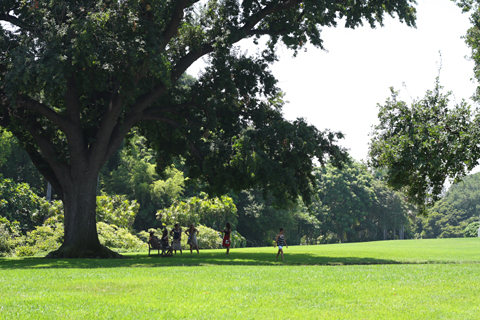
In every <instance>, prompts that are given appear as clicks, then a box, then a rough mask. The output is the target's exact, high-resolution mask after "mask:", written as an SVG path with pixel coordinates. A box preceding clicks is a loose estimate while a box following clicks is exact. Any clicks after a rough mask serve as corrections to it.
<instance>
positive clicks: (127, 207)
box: [97, 195, 140, 230]
mask: <svg viewBox="0 0 480 320" xmlns="http://www.w3.org/2000/svg"><path fill="white" fill-rule="evenodd" d="M139 208H140V205H139V204H138V203H137V201H135V200H133V201H129V200H127V197H126V196H125V195H119V196H118V195H114V196H100V197H97V221H99V222H105V223H107V224H111V225H116V226H118V227H120V228H124V229H128V230H131V228H132V225H133V222H134V220H135V216H136V215H137V212H138V209H139Z"/></svg>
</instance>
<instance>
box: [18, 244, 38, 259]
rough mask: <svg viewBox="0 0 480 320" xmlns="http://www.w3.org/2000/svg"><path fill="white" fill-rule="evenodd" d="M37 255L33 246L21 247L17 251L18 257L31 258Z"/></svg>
mask: <svg viewBox="0 0 480 320" xmlns="http://www.w3.org/2000/svg"><path fill="white" fill-rule="evenodd" d="M36 253H37V250H36V248H35V247H31V246H21V247H17V248H16V249H15V255H16V256H17V257H31V256H34V255H35V254H36Z"/></svg>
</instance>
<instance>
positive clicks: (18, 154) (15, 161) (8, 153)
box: [0, 128, 46, 197]
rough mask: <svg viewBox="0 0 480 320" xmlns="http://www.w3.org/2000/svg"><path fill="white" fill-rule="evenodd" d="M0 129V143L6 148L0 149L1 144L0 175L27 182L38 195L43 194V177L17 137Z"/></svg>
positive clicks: (44, 184) (17, 181)
mask: <svg viewBox="0 0 480 320" xmlns="http://www.w3.org/2000/svg"><path fill="white" fill-rule="evenodd" d="M1 131H2V129H1V128H0V145H1V144H4V147H6V148H7V149H6V150H5V149H4V150H3V151H2V146H0V175H2V176H3V178H4V179H10V180H13V181H14V182H16V183H23V182H25V183H28V185H29V186H30V188H31V189H32V191H33V192H35V193H36V194H37V195H38V196H40V197H42V196H45V191H46V181H45V178H43V177H42V175H41V174H40V173H39V172H38V170H37V169H36V168H35V166H34V165H33V163H32V160H31V159H30V158H29V156H28V154H27V152H26V151H25V150H24V149H22V147H21V146H20V145H19V143H18V139H17V138H16V137H12V135H11V133H10V132H8V131H6V130H5V131H3V134H2V133H1ZM2 135H3V137H2ZM2 159H4V160H2ZM2 161H3V163H2Z"/></svg>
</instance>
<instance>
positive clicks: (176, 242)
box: [149, 222, 232, 254]
mask: <svg viewBox="0 0 480 320" xmlns="http://www.w3.org/2000/svg"><path fill="white" fill-rule="evenodd" d="M220 232H221V233H222V234H223V241H222V246H223V247H226V248H227V254H228V253H229V252H230V235H231V234H232V227H231V225H230V223H229V222H227V223H226V225H225V229H224V230H223V231H220ZM185 234H186V235H187V236H188V241H187V245H190V254H192V253H193V248H195V249H196V250H197V254H198V253H200V251H199V250H198V240H197V235H198V234H199V231H198V229H197V228H195V225H194V224H193V223H192V224H190V227H189V228H188V229H187V230H185ZM169 236H173V241H172V245H171V246H169V244H168V238H169ZM154 241H157V238H156V237H155V235H154V232H153V231H150V239H149V242H154ZM161 243H162V248H166V249H167V253H173V252H174V253H175V254H177V250H179V251H180V254H182V229H181V228H180V224H178V223H176V224H175V227H174V229H172V230H171V231H170V232H168V230H167V229H166V228H165V229H164V230H163V234H162V239H161Z"/></svg>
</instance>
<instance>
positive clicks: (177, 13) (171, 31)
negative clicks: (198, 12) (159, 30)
mask: <svg viewBox="0 0 480 320" xmlns="http://www.w3.org/2000/svg"><path fill="white" fill-rule="evenodd" d="M198 1H199V0H194V1H190V0H179V1H178V2H177V5H176V6H175V10H174V12H173V14H172V20H170V24H169V25H168V27H167V28H166V29H165V31H164V32H163V48H165V47H166V46H167V44H168V43H169V42H170V40H172V38H173V37H174V36H175V35H176V34H177V32H178V27H179V26H180V23H181V22H182V19H183V10H184V9H185V8H186V7H188V6H191V5H192V4H194V3H196V2H198Z"/></svg>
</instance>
